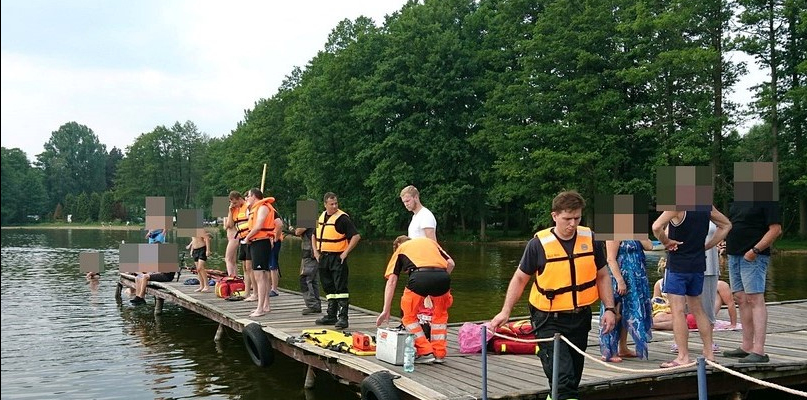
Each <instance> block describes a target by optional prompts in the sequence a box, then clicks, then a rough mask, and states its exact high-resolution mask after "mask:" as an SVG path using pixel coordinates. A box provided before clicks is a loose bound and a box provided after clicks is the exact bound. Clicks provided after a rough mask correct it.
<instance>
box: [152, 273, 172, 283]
mask: <svg viewBox="0 0 807 400" xmlns="http://www.w3.org/2000/svg"><path fill="white" fill-rule="evenodd" d="M149 280H150V281H152V282H171V281H173V280H174V273H173V272H154V273H151V274H149Z"/></svg>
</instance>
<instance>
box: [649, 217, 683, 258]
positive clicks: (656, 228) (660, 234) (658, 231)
mask: <svg viewBox="0 0 807 400" xmlns="http://www.w3.org/2000/svg"><path fill="white" fill-rule="evenodd" d="M676 216H678V211H664V212H663V213H661V215H659V216H658V218H656V221H655V222H653V235H655V236H656V239H658V240H659V241H660V242H661V244H662V245H664V248H666V249H667V250H669V251H675V250H678V245H679V244H681V243H682V242H679V241H677V240H672V239H670V238H669V237H667V232H665V231H664V228H665V227H666V226H667V224H669V223H670V221H672V219H673V218H675V217H676Z"/></svg>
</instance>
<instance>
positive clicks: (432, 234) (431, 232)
mask: <svg viewBox="0 0 807 400" xmlns="http://www.w3.org/2000/svg"><path fill="white" fill-rule="evenodd" d="M423 232H424V233H425V234H426V237H427V238H429V239H431V240H434V241H435V242H436V241H437V230H436V229H434V228H423Z"/></svg>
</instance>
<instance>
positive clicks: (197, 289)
mask: <svg viewBox="0 0 807 400" xmlns="http://www.w3.org/2000/svg"><path fill="white" fill-rule="evenodd" d="M201 291H202V288H196V290H194V292H201Z"/></svg>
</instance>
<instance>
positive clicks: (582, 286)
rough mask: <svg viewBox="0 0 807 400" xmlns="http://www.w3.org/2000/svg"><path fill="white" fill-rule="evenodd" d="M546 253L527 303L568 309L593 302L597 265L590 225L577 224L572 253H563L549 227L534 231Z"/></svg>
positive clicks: (595, 297) (595, 290) (546, 308)
mask: <svg viewBox="0 0 807 400" xmlns="http://www.w3.org/2000/svg"><path fill="white" fill-rule="evenodd" d="M535 237H536V238H538V240H540V241H541V246H543V248H544V253H545V254H546V266H545V267H544V270H543V272H542V273H541V274H540V275H537V276H536V277H535V285H533V287H532V290H531V291H530V304H532V305H533V306H534V307H536V308H537V309H539V310H541V311H547V312H551V311H569V310H574V309H575V308H578V307H583V306H587V305H589V304H591V303H593V302H595V301H596V300H597V298H598V296H599V293H598V291H597V286H596V284H597V265H596V263H595V262H594V241H593V240H592V234H591V229H589V228H586V227H585V226H578V227H577V236H576V239H575V242H574V251H573V252H572V254H568V253H566V250H565V249H564V248H563V245H561V243H560V240H558V238H557V237H556V236H555V235H554V234H553V233H552V231H551V230H550V229H544V230H542V231H539V232H538V233H536V234H535Z"/></svg>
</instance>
